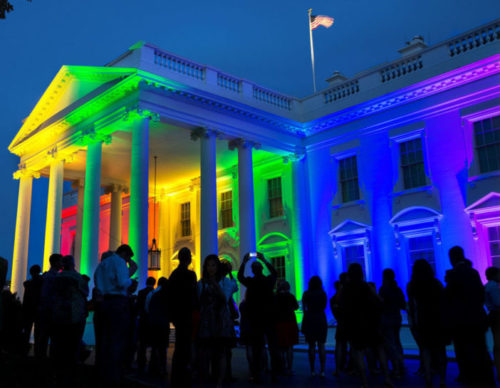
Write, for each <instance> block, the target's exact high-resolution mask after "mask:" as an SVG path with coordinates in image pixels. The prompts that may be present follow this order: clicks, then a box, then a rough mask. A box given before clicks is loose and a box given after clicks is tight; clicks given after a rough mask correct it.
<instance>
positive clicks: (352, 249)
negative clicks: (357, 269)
mask: <svg viewBox="0 0 500 388" xmlns="http://www.w3.org/2000/svg"><path fill="white" fill-rule="evenodd" d="M344 261H345V270H346V271H347V270H348V269H349V266H350V265H351V264H353V263H358V264H359V265H361V267H362V268H363V275H364V277H365V279H366V268H365V247H364V246H363V245H359V244H358V245H351V246H348V247H346V248H344Z"/></svg>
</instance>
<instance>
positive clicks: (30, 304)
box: [23, 264, 43, 354]
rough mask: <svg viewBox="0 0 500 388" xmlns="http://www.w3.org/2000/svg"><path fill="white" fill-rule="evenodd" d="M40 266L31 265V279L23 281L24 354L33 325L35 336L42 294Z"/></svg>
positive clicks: (27, 349)
mask: <svg viewBox="0 0 500 388" xmlns="http://www.w3.org/2000/svg"><path fill="white" fill-rule="evenodd" d="M41 272H42V268H40V266H39V265H38V264H35V265H33V266H31V268H30V275H31V279H29V280H26V281H25V282H24V296H23V333H24V344H25V349H24V350H25V354H28V352H29V349H30V337H31V329H32V328H33V325H34V326H35V336H36V335H37V334H38V333H37V329H38V328H37V323H36V322H37V321H38V309H39V308H40V306H39V304H40V297H41V294H42V282H43V280H42V274H41Z"/></svg>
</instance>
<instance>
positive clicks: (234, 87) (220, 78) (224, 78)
mask: <svg viewBox="0 0 500 388" xmlns="http://www.w3.org/2000/svg"><path fill="white" fill-rule="evenodd" d="M217 85H218V86H220V87H221V88H224V89H229V90H231V91H233V92H236V93H239V92H240V90H241V80H239V79H237V78H234V77H231V76H229V75H226V74H223V73H220V72H217Z"/></svg>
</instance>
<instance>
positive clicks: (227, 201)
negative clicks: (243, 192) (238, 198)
mask: <svg viewBox="0 0 500 388" xmlns="http://www.w3.org/2000/svg"><path fill="white" fill-rule="evenodd" d="M220 213H221V227H222V229H225V228H230V227H232V226H233V192H232V191H226V192H224V193H221V200H220Z"/></svg>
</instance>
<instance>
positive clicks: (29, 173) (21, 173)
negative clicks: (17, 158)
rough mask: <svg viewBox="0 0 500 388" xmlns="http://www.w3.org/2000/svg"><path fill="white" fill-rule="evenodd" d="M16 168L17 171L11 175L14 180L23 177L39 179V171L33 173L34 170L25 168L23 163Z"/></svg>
mask: <svg viewBox="0 0 500 388" xmlns="http://www.w3.org/2000/svg"><path fill="white" fill-rule="evenodd" d="M18 167H19V170H17V171H15V172H14V173H13V174H12V176H13V177H14V179H21V178H23V177H33V178H36V179H38V178H40V171H34V170H31V169H29V168H26V164H25V163H23V164H20V165H19V166H18Z"/></svg>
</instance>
